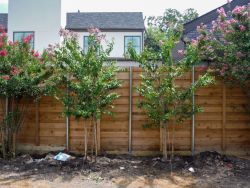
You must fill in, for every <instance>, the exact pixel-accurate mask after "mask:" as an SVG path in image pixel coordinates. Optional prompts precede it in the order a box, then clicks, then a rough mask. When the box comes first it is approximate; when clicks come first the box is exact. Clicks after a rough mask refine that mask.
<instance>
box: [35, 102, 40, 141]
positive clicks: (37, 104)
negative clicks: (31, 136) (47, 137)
mask: <svg viewBox="0 0 250 188" xmlns="http://www.w3.org/2000/svg"><path fill="white" fill-rule="evenodd" d="M39 108H40V100H37V101H36V132H35V138H36V146H39V145H40V113H39Z"/></svg>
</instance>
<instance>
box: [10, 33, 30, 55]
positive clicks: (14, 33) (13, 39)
mask: <svg viewBox="0 0 250 188" xmlns="http://www.w3.org/2000/svg"><path fill="white" fill-rule="evenodd" d="M16 33H30V34H32V35H33V42H32V45H33V46H31V47H33V48H32V49H33V50H34V49H35V31H14V32H13V42H15V41H17V40H15V34H16Z"/></svg>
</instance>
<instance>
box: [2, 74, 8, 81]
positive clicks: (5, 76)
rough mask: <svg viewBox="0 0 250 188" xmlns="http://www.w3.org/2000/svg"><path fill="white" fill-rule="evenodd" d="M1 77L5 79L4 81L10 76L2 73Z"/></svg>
mask: <svg viewBox="0 0 250 188" xmlns="http://www.w3.org/2000/svg"><path fill="white" fill-rule="evenodd" d="M2 79H4V80H6V81H7V80H9V79H10V76H9V75H3V76H2Z"/></svg>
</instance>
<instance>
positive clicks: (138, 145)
mask: <svg viewBox="0 0 250 188" xmlns="http://www.w3.org/2000/svg"><path fill="white" fill-rule="evenodd" d="M131 71H132V72H130V71H129V70H127V71H125V72H121V73H119V74H118V78H119V79H121V80H122V81H123V86H122V88H120V89H117V92H118V93H119V94H120V95H121V97H120V98H119V99H118V100H116V101H115V109H114V112H115V116H114V117H109V116H103V117H102V119H101V120H100V122H99V123H98V130H97V132H98V140H99V141H100V144H99V150H100V152H110V153H128V152H129V151H131V153H132V154H138V155H146V154H158V153H159V152H160V149H161V136H160V134H161V130H160V129H159V128H143V124H144V123H146V122H147V116H146V115H145V114H144V113H143V112H142V110H140V109H138V108H137V105H136V104H137V101H138V99H139V98H140V96H139V95H138V93H136V91H135V89H134V88H135V87H136V86H137V85H139V84H140V71H141V70H140V69H139V68H135V67H134V68H132V69H131ZM199 75H200V72H198V71H197V70H196V71H195V77H196V79H197V78H198V76H199ZM130 78H131V79H130ZM131 82H132V88H133V90H132V91H131V90H130V89H131V87H130V84H131ZM177 82H178V84H180V85H182V86H185V85H187V84H190V83H191V82H192V74H191V73H189V74H187V75H185V76H184V77H183V78H182V79H180V80H178V81H177ZM130 97H131V100H130ZM246 99H247V98H246V96H245V95H244V94H243V93H242V92H241V90H240V89H239V88H237V87H234V88H229V87H226V86H225V85H223V84H221V83H219V82H217V83H216V85H213V86H209V87H206V88H202V89H200V90H199V91H197V92H196V93H195V101H196V103H197V104H199V105H201V106H202V107H203V109H204V112H201V113H199V114H197V115H195V119H194V120H195V121H194V122H195V130H194V131H195V132H194V135H195V136H194V141H195V145H194V146H195V152H201V151H206V150H216V151H219V152H224V153H228V154H236V155H246V154H249V151H250V115H249V114H248V113H246V112H245V109H244V105H245V104H246ZM130 107H131V108H130ZM62 110H63V107H62V105H61V104H60V103H59V102H58V101H56V100H55V99H53V98H51V97H44V98H42V99H41V101H40V103H39V104H32V106H31V111H30V112H29V114H28V115H27V117H26V121H25V125H24V126H23V128H22V130H21V132H20V134H19V137H18V139H19V142H20V143H22V145H23V146H27V148H36V147H37V148H39V150H45V149H46V148H47V149H48V147H49V149H53V148H58V147H60V148H65V147H66V143H67V142H66V140H67V138H66V137H67V127H66V118H65V117H63V116H62ZM130 114H131V116H130ZM130 125H131V129H130ZM172 126H173V125H172V124H170V127H169V129H170V131H171V130H172ZM175 127H176V128H175V142H174V146H175V151H176V152H177V153H182V154H190V153H191V149H192V120H191V119H190V120H188V121H186V122H184V123H183V124H181V125H176V126H175ZM130 135H131V137H130ZM68 140H69V149H70V150H71V151H74V152H82V151H83V148H84V128H83V125H82V122H77V121H75V119H74V118H70V126H69V135H68ZM28 146H29V147H28Z"/></svg>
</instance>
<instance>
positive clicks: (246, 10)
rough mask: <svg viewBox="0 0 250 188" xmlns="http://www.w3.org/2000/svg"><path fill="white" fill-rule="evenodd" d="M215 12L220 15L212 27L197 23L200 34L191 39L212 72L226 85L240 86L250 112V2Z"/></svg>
mask: <svg viewBox="0 0 250 188" xmlns="http://www.w3.org/2000/svg"><path fill="white" fill-rule="evenodd" d="M217 12H218V13H219V17H218V18H217V19H216V20H215V21H213V22H212V29H210V30H209V29H207V26H206V25H201V26H199V27H198V28H197V30H198V31H199V33H200V36H199V37H198V38H197V40H194V41H193V43H196V44H197V46H198V49H199V56H200V58H201V59H202V60H203V61H206V62H208V63H209V69H210V71H211V72H213V74H214V75H215V76H217V77H218V78H220V79H221V80H222V81H223V82H224V83H225V84H227V85H229V86H239V87H240V88H241V89H242V91H243V92H244V93H245V94H246V96H247V99H248V104H247V105H246V109H247V110H248V111H249V112H250V90H249V81H250V4H248V5H245V6H237V7H235V8H234V9H233V10H232V11H230V12H227V13H226V12H225V10H224V9H223V8H220V9H218V10H217Z"/></svg>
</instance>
